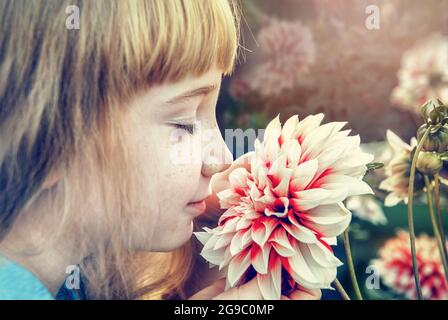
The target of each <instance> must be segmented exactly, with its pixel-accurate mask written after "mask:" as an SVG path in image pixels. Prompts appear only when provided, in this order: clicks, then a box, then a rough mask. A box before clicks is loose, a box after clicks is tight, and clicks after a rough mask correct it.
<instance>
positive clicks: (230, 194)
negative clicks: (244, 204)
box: [216, 188, 241, 209]
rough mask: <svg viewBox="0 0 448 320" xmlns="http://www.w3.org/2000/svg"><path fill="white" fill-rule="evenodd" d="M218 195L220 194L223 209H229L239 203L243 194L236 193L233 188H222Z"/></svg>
mask: <svg viewBox="0 0 448 320" xmlns="http://www.w3.org/2000/svg"><path fill="white" fill-rule="evenodd" d="M216 195H217V196H218V199H219V204H220V206H221V209H228V208H230V207H231V206H234V205H237V204H238V203H239V202H240V199H241V195H240V194H238V193H236V192H235V190H234V189H233V188H232V189H225V190H222V191H220V192H218V193H217V194H216Z"/></svg>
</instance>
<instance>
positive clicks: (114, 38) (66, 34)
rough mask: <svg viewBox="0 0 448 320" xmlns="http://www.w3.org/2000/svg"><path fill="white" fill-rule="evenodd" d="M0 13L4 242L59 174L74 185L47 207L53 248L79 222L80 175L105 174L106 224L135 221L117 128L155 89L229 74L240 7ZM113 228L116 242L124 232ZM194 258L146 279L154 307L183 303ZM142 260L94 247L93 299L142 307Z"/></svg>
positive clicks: (16, 5)
mask: <svg viewBox="0 0 448 320" xmlns="http://www.w3.org/2000/svg"><path fill="white" fill-rule="evenodd" d="M69 5H76V6H78V8H79V11H80V29H79V30H77V29H74V30H68V29H67V28H66V18H67V14H66V11H65V10H66V8H67V7H68V6H69ZM0 12H1V13H2V15H3V16H2V20H1V21H0V34H1V38H0V239H1V237H5V236H6V235H7V233H8V231H9V230H10V229H11V228H12V227H13V224H14V221H15V220H16V219H17V217H18V215H19V214H21V213H22V212H24V211H25V210H26V208H27V207H29V205H30V204H31V203H33V201H36V199H38V198H39V197H40V196H41V194H42V192H43V190H42V189H43V188H42V184H43V182H44V181H45V180H46V179H47V178H48V177H49V176H50V175H51V174H54V172H68V173H70V172H71V174H67V175H65V176H63V179H62V182H60V183H58V184H57V187H55V188H54V189H53V190H52V191H51V192H53V193H54V198H52V199H53V202H52V203H51V204H49V205H51V206H53V208H54V207H58V208H59V206H60V207H61V208H62V212H61V213H60V217H59V218H60V221H61V224H60V228H59V230H58V233H56V234H55V235H54V237H53V239H57V237H59V236H61V235H63V233H64V232H65V230H67V229H68V228H70V227H71V226H72V225H73V224H72V223H73V221H74V220H75V219H80V218H81V219H82V216H83V215H82V214H78V211H80V208H81V207H82V206H81V207H80V204H79V202H77V201H79V199H74V198H73V195H74V194H77V192H79V191H80V190H78V189H80V188H82V187H81V186H80V185H76V183H74V182H73V181H76V179H73V176H74V175H75V174H76V172H79V170H82V168H93V167H94V168H96V169H98V170H97V171H95V172H90V175H89V177H91V179H92V181H93V182H94V183H96V184H98V186H99V187H100V190H101V195H100V196H101V199H102V200H103V201H104V206H105V208H104V211H105V212H106V213H105V217H104V218H105V219H107V217H109V218H110V221H112V218H111V217H112V216H115V217H116V215H117V214H118V215H120V216H121V217H122V219H123V221H126V219H128V220H129V219H132V212H134V211H135V209H136V208H137V207H138V206H139V199H138V197H137V196H136V194H137V192H133V191H135V190H132V188H134V187H135V183H133V182H131V180H132V179H136V180H138V179H137V174H136V173H132V166H133V164H132V163H130V162H129V161H128V158H127V150H126V146H125V143H124V139H123V132H122V130H123V128H121V127H120V126H119V124H117V121H116V119H117V118H118V117H119V116H120V113H122V112H124V111H125V110H123V108H124V106H125V105H126V103H127V102H129V101H130V100H131V99H132V98H133V97H134V96H135V95H136V94H137V93H139V92H140V91H142V90H145V89H147V88H149V87H151V86H152V85H154V84H158V83H162V82H167V81H170V82H171V81H173V82H174V81H177V80H180V79H182V78H184V77H186V76H189V75H201V74H203V73H204V72H206V71H208V70H209V69H210V68H212V67H213V66H214V65H215V64H217V66H218V67H219V68H221V69H222V70H223V73H224V75H229V74H231V73H232V71H233V68H234V64H235V60H236V59H237V52H238V43H239V8H238V5H237V3H236V2H235V1H233V0H175V1H174V0H173V1H166V0H151V1H143V0H141V1H137V0H136V1H123V0H102V1H75V0H67V1H60V0H57V1H56V0H55V1H49V0H38V1H25V0H16V1H7V0H0ZM88 151H89V152H88ZM75 158H76V159H81V160H80V162H79V163H78V162H75V161H74V159H75ZM80 163H82V164H83V165H81V164H80ZM93 165H94V166H93ZM123 168H125V170H123ZM75 178H76V177H75ZM117 181H120V183H117ZM57 195H59V196H57ZM61 195H62V196H61ZM128 223H129V222H128ZM109 228H110V230H109V231H110V232H111V234H113V235H115V236H116V238H119V237H120V236H122V235H123V233H125V232H126V223H123V225H120V226H116V225H112V224H110V225H109ZM75 238H76V240H77V241H80V246H79V250H80V251H82V250H83V249H84V248H85V247H87V244H86V242H87V241H89V238H88V237H86V234H83V230H78V233H77V234H76V236H75ZM112 240H113V239H112ZM191 254H192V250H191V244H187V245H185V247H184V248H181V249H179V250H178V251H177V252H175V253H174V254H169V255H163V259H164V261H165V262H166V261H168V262H167V263H168V264H169V267H167V268H166V269H167V270H168V273H169V276H167V275H166V274H163V275H160V274H159V275H152V276H151V279H148V278H147V277H146V278H145V283H144V286H145V288H146V289H147V290H154V292H157V295H158V296H159V297H164V296H169V295H170V292H177V293H179V292H180V291H181V287H182V284H183V283H184V281H185V279H186V278H187V277H188V274H189V270H190V268H189V267H188V266H191ZM141 257H142V255H141V254H139V256H138V259H136V258H135V255H134V254H133V253H129V252H126V251H124V250H123V248H122V247H121V246H120V245H119V244H117V243H116V241H111V242H110V243H107V245H103V246H101V247H99V248H98V250H97V252H96V255H95V256H94V257H90V259H87V260H88V262H86V263H83V269H84V275H85V277H86V280H87V283H88V286H89V294H90V297H92V298H129V297H135V296H136V295H135V294H133V292H135V290H136V287H137V286H138V281H137V280H136V279H133V278H134V277H133V275H132V274H130V273H133V272H129V267H128V266H129V265H128V263H130V262H129V261H131V260H132V261H134V262H135V261H139V262H141V261H142V260H141ZM145 259H146V258H145ZM157 259H159V256H158V258H157ZM145 261H146V262H145V263H144V265H147V261H148V260H147V259H146V260H145ZM140 265H141V264H140ZM185 266H187V268H185ZM149 267H151V266H149ZM179 270H182V272H179ZM136 272H137V273H138V274H140V273H141V274H145V272H146V270H140V271H136ZM163 279H165V280H163ZM136 292H138V294H137V295H141V294H144V290H143V291H142V290H137V291H136Z"/></svg>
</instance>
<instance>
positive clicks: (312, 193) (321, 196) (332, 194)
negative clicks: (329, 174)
mask: <svg viewBox="0 0 448 320" xmlns="http://www.w3.org/2000/svg"><path fill="white" fill-rule="evenodd" d="M293 195H294V197H295V199H291V200H290V203H291V206H292V207H293V208H294V209H295V210H297V211H306V210H310V209H313V208H315V207H317V206H319V205H324V204H330V203H335V202H341V201H343V200H344V199H345V198H347V189H345V188H341V189H340V190H331V191H329V190H325V189H322V188H315V189H308V190H303V191H298V192H293Z"/></svg>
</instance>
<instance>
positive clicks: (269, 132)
mask: <svg viewBox="0 0 448 320" xmlns="http://www.w3.org/2000/svg"><path fill="white" fill-rule="evenodd" d="M281 133H282V125H281V123H280V114H278V115H277V116H276V117H275V118H274V119H272V120H271V122H269V124H268V125H267V126H266V130H265V132H264V138H263V142H265V141H269V140H278V138H279V137H280V135H281Z"/></svg>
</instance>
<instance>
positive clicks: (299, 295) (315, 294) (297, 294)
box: [289, 289, 322, 300]
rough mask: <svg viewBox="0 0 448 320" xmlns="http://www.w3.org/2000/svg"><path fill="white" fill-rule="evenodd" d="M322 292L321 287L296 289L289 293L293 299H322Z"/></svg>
mask: <svg viewBox="0 0 448 320" xmlns="http://www.w3.org/2000/svg"><path fill="white" fill-rule="evenodd" d="M321 297H322V292H321V291H320V290H319V289H306V291H305V290H303V289H301V290H296V291H294V292H292V293H291V294H290V295H289V298H290V299H291V300H320V298H321Z"/></svg>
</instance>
